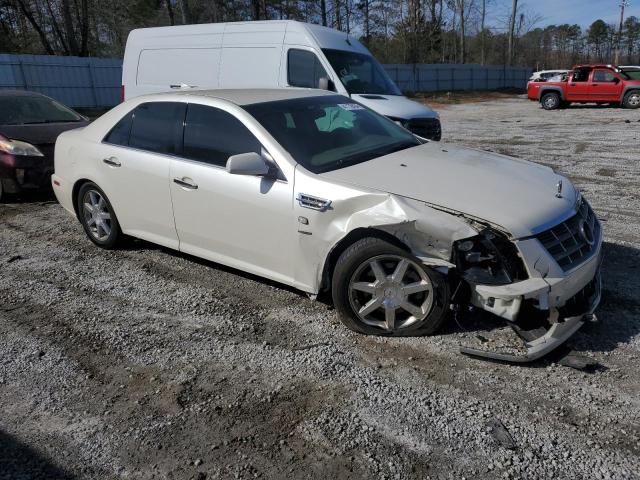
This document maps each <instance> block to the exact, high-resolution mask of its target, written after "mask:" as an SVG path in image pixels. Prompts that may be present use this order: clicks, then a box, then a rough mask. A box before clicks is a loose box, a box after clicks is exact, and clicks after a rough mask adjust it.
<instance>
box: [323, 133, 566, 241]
mask: <svg viewBox="0 0 640 480" xmlns="http://www.w3.org/2000/svg"><path fill="white" fill-rule="evenodd" d="M322 176H323V177H325V178H327V179H331V180H334V181H338V182H343V183H348V184H351V185H357V186H360V187H366V188H370V189H375V190H381V191H385V192H389V193H392V194H394V195H399V196H403V197H408V198H412V199H415V200H420V201H423V202H427V203H429V204H432V205H433V206H436V207H443V208H446V209H451V210H455V211H456V212H460V213H465V214H467V215H470V216H472V217H476V218H478V219H484V220H486V221H487V222H489V223H492V224H495V225H498V226H501V227H503V228H504V229H506V230H507V231H509V232H510V233H511V234H512V235H513V236H514V237H515V238H522V237H526V236H530V235H534V234H536V233H539V232H540V231H542V230H545V229H547V228H549V227H550V226H552V225H554V224H555V223H558V222H560V221H562V220H564V219H566V218H567V217H568V216H569V215H571V213H572V212H573V210H574V207H575V203H576V195H577V192H576V190H575V188H574V187H573V185H572V184H571V182H570V181H569V180H567V179H566V178H564V177H562V176H561V175H558V174H556V173H554V172H553V170H551V169H550V168H549V167H545V166H542V165H538V164H535V163H532V162H527V161H524V160H519V159H516V158H511V157H506V156H504V155H498V154H493V153H488V152H482V151H479V150H472V149H468V148H460V147H454V146H453V145H447V144H443V143H441V142H437V143H436V142H429V143H426V144H424V145H421V146H418V147H414V148H410V149H407V150H402V151H400V152H396V153H392V154H390V155H385V156H384V157H380V158H377V159H374V160H371V161H369V162H364V163H360V164H358V165H353V166H351V167H346V168H342V169H339V170H335V171H332V172H327V173H323V174H322ZM560 180H562V198H558V197H556V193H557V183H558V181H560Z"/></svg>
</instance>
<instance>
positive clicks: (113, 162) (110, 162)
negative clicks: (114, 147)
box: [102, 157, 122, 167]
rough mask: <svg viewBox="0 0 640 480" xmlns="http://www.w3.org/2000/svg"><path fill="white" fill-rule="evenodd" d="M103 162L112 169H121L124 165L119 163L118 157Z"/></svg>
mask: <svg viewBox="0 0 640 480" xmlns="http://www.w3.org/2000/svg"><path fill="white" fill-rule="evenodd" d="M102 161H103V162H104V163H106V164H107V165H109V166H110V167H121V166H122V164H121V163H120V162H119V161H118V159H117V158H116V157H109V158H103V159H102Z"/></svg>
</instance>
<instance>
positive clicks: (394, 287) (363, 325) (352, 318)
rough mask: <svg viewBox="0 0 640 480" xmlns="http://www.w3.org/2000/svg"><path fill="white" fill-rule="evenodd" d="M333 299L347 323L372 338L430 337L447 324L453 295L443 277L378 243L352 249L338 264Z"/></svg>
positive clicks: (370, 240) (360, 244) (366, 241)
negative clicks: (372, 336)
mask: <svg viewBox="0 0 640 480" xmlns="http://www.w3.org/2000/svg"><path fill="white" fill-rule="evenodd" d="M333 279H334V280H333V298H334V303H335V305H336V308H337V309H338V311H339V312H340V315H341V320H342V322H343V323H344V324H345V325H346V326H347V327H349V328H350V329H352V330H355V331H357V332H361V333H366V334H373V335H397V336H404V335H428V334H431V333H434V332H435V331H436V330H437V329H438V328H439V327H440V325H441V324H442V322H443V321H444V318H445V315H446V312H447V306H448V301H449V289H448V285H447V283H446V279H445V278H444V277H443V276H442V274H440V273H438V272H436V271H434V270H432V269H429V268H428V267H426V266H425V265H423V264H422V263H421V262H420V260H418V259H417V258H415V257H413V256H411V255H409V254H407V252H405V251H404V250H402V249H400V248H398V247H396V246H395V245H392V244H390V243H387V242H385V241H383V240H381V239H377V238H366V239H363V240H360V241H358V242H356V243H355V244H354V245H352V246H351V247H349V248H348V249H347V250H346V251H345V252H344V253H343V254H342V255H341V256H340V259H339V260H338V263H337V265H336V269H335V272H334V276H333Z"/></svg>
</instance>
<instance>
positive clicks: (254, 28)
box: [224, 22, 287, 47]
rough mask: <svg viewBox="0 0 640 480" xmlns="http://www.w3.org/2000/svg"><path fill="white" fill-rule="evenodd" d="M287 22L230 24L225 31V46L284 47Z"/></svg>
mask: <svg viewBox="0 0 640 480" xmlns="http://www.w3.org/2000/svg"><path fill="white" fill-rule="evenodd" d="M286 30H287V24H286V23H285V22H264V23H262V22H261V23H260V25H256V24H255V22H251V23H228V24H227V28H226V29H225V31H224V45H225V47H226V46H233V45H282V40H283V39H284V34H285V31H286Z"/></svg>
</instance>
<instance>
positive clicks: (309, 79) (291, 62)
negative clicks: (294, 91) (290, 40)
mask: <svg viewBox="0 0 640 480" xmlns="http://www.w3.org/2000/svg"><path fill="white" fill-rule="evenodd" d="M321 77H327V78H329V76H328V75H327V72H326V71H325V69H324V68H323V67H322V64H321V63H320V60H318V57H316V55H315V53H313V52H309V51H308V50H298V49H295V48H292V49H291V50H289V53H288V54H287V83H289V85H291V86H292V87H304V88H318V82H319V81H320V78H321Z"/></svg>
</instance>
